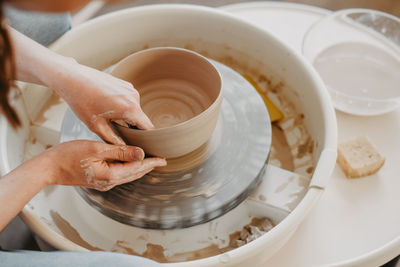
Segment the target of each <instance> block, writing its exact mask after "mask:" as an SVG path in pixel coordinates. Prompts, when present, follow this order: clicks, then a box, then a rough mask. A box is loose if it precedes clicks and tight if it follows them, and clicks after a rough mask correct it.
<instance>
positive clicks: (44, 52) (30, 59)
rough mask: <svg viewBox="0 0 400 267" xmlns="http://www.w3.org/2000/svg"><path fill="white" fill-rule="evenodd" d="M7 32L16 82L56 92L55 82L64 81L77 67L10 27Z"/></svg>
mask: <svg viewBox="0 0 400 267" xmlns="http://www.w3.org/2000/svg"><path fill="white" fill-rule="evenodd" d="M8 31H9V33H10V38H11V42H12V45H13V50H14V58H15V67H16V76H17V77H16V78H17V80H20V81H23V82H30V83H36V84H39V85H44V86H48V87H51V88H52V89H54V90H56V91H57V88H54V87H57V86H55V85H56V81H57V80H60V79H64V77H65V76H66V75H68V74H66V72H67V71H68V70H70V69H72V68H74V67H75V66H76V65H79V64H77V62H76V61H75V60H74V59H72V58H68V57H64V56H62V55H59V54H57V53H55V52H53V51H51V50H50V49H48V48H46V47H44V46H42V45H40V44H38V43H37V42H35V41H33V40H31V39H30V38H28V37H26V36H25V35H23V34H21V33H20V32H18V31H16V30H14V29H13V28H11V27H8ZM58 93H59V92H58Z"/></svg>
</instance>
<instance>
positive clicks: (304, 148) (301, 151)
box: [296, 137, 314, 158]
mask: <svg viewBox="0 0 400 267" xmlns="http://www.w3.org/2000/svg"><path fill="white" fill-rule="evenodd" d="M313 151H314V141H313V140H312V139H311V137H308V138H307V141H306V142H305V143H303V144H301V145H300V146H299V147H298V148H297V155H296V158H302V157H304V156H305V155H306V154H307V153H310V154H312V153H313Z"/></svg>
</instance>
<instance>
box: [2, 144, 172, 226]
mask: <svg viewBox="0 0 400 267" xmlns="http://www.w3.org/2000/svg"><path fill="white" fill-rule="evenodd" d="M164 165H166V161H165V160H164V159H162V158H146V159H144V152H143V150H142V149H140V148H137V147H132V146H115V145H109V144H104V143H100V142H94V141H85V140H80V141H72V142H67V143H62V144H59V145H57V146H55V147H53V148H51V149H49V150H47V151H46V152H44V153H42V154H40V155H38V156H36V157H34V158H32V159H30V160H28V161H26V162H25V163H23V164H21V165H20V166H19V167H17V168H16V169H14V170H13V171H11V172H10V173H8V174H6V175H5V176H3V177H1V178H0V203H1V213H0V231H1V230H2V229H3V228H4V227H5V226H6V225H7V224H8V223H9V222H10V221H11V220H12V218H14V217H15V216H16V215H17V214H18V213H19V212H20V211H21V210H22V209H23V207H24V206H25V205H26V203H28V202H29V201H30V200H31V199H32V198H33V197H34V196H35V195H36V194H37V193H38V192H39V191H40V190H42V189H43V188H45V187H46V186H48V185H53V184H59V185H74V186H85V187H89V188H94V189H97V190H101V191H106V190H109V189H111V188H112V187H114V186H116V185H119V184H123V183H127V182H130V181H133V180H136V179H138V178H140V177H142V176H143V175H145V174H146V173H148V172H150V171H151V170H153V169H154V168H155V167H157V166H164Z"/></svg>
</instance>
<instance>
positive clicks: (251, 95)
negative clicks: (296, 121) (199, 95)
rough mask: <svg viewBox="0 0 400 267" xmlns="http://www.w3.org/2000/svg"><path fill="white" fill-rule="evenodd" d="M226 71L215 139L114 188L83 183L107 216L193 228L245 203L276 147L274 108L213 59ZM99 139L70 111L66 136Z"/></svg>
mask: <svg viewBox="0 0 400 267" xmlns="http://www.w3.org/2000/svg"><path fill="white" fill-rule="evenodd" d="M213 63H214V64H215V66H216V67H217V69H218V70H219V72H220V73H221V76H222V81H223V90H224V100H223V102H222V107H221V114H220V118H219V121H218V124H217V127H216V129H215V131H214V133H213V135H212V137H211V138H210V140H209V141H208V142H207V143H206V144H204V145H203V146H202V147H200V148H199V149H197V150H196V151H194V152H192V153H190V154H188V155H186V156H183V157H181V158H178V159H172V160H170V161H169V162H168V166H167V167H166V168H164V169H159V170H156V171H153V172H151V173H150V174H147V175H146V176H144V177H143V178H141V179H139V180H137V181H134V182H131V183H128V184H124V185H120V186H117V187H115V188H113V189H112V190H110V191H107V192H100V191H97V190H93V189H87V188H77V190H78V192H79V194H80V195H81V196H82V197H83V198H84V199H85V200H86V201H87V202H88V203H89V204H90V205H91V206H93V207H94V208H95V209H97V210H98V211H100V212H101V213H103V214H104V215H106V216H108V217H110V218H112V219H115V220H117V221H120V222H122V223H125V224H130V225H133V226H137V227H143V228H154V229H170V228H183V227H190V226H193V225H196V224H200V223H204V222H207V221H209V220H212V219H214V218H216V217H218V216H221V215H223V214H224V213H226V212H228V211H230V210H231V209H233V208H234V207H236V206H237V205H238V204H240V203H241V202H242V201H243V200H244V199H245V198H246V197H247V196H248V195H249V194H250V193H251V192H252V190H253V189H254V188H255V187H256V186H257V183H258V182H259V181H260V179H261V176H262V174H263V173H264V170H265V163H266V161H267V158H268V155H269V151H270V146H271V124H270V120H269V116H268V111H267V110H266V107H265V105H264V103H263V100H262V99H261V97H260V96H259V95H258V93H257V92H256V90H254V88H253V87H252V85H250V84H249V83H248V82H247V81H246V80H245V79H244V78H243V77H242V76H241V75H240V74H238V73H236V72H235V71H233V70H232V69H230V68H228V67H226V66H225V65H223V64H220V63H218V62H213ZM76 139H89V140H98V141H100V139H99V137H98V136H97V135H95V134H94V133H92V132H91V131H90V130H89V129H88V128H87V127H86V126H85V125H84V124H83V123H82V122H81V121H80V120H79V119H78V118H77V117H76V116H75V115H74V114H73V112H72V111H71V110H68V111H67V113H66V115H65V117H64V121H63V125H62V130H61V141H62V142H65V141H70V140H76Z"/></svg>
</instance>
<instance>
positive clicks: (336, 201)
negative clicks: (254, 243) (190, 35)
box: [0, 0, 400, 266]
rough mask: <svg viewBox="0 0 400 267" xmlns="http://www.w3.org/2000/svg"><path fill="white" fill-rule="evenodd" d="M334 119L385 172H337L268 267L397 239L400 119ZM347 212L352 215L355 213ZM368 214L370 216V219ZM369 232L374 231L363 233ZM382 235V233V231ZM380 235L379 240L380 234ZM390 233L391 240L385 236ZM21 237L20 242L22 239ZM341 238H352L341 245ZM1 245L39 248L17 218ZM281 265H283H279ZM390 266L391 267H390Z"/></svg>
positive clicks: (327, 4)
mask: <svg viewBox="0 0 400 267" xmlns="http://www.w3.org/2000/svg"><path fill="white" fill-rule="evenodd" d="M165 2H166V1H161V0H135V1H126V2H125V3H122V4H113V5H106V6H105V7H103V8H102V9H101V10H100V12H99V13H98V14H97V15H100V14H103V13H107V12H110V11H113V10H117V9H121V8H126V7H129V6H137V5H143V4H154V3H165ZM168 2H179V3H190V4H203V5H209V6H221V5H227V4H232V3H238V2H248V1H237V0H180V1H179V0H178V1H175V0H170V1H168ZM280 2H296V3H305V4H310V5H316V6H320V7H324V8H329V9H333V10H335V9H342V8H351V7H358V8H373V9H378V10H382V11H385V12H388V13H392V14H394V15H397V16H400V1H398V0H380V1H376V0H347V1H346V0H294V1H280ZM337 116H338V127H339V140H344V139H346V138H349V137H352V136H354V135H357V134H360V133H365V132H368V135H369V136H370V137H371V139H373V141H374V142H375V143H376V144H377V145H378V147H380V148H381V149H382V153H383V154H385V155H386V157H387V162H386V164H385V167H384V168H383V169H382V170H381V172H380V173H379V174H378V175H375V176H371V177H367V178H364V179H359V180H347V179H346V178H345V177H344V176H343V174H342V172H341V170H340V169H339V168H336V169H335V170H334V173H333V177H332V179H331V180H330V183H329V184H328V187H327V190H326V192H325V193H324V195H323V197H322V199H321V201H320V202H319V203H318V205H317V207H315V208H314V209H313V210H312V212H311V214H310V216H309V217H308V218H307V219H306V220H305V222H304V223H303V224H302V225H301V226H300V228H299V230H298V231H297V232H296V234H295V235H294V237H293V239H292V240H291V241H290V242H289V243H288V244H287V245H286V246H285V247H284V248H283V249H282V250H281V251H280V252H279V253H278V254H277V255H276V256H274V257H273V258H272V259H271V261H270V264H271V266H277V265H276V264H280V266H281V263H286V264H289V265H290V263H292V264H293V263H298V262H294V260H295V259H296V256H298V254H300V253H301V254H302V255H301V256H302V257H309V258H313V259H320V258H326V259H328V258H329V255H325V253H328V252H329V251H327V250H324V249H321V246H320V244H321V243H320V242H318V241H321V240H322V241H323V244H330V245H329V247H331V246H332V245H333V246H332V247H334V246H335V245H336V246H338V247H342V248H347V247H355V249H356V250H358V251H359V252H360V253H361V254H362V253H363V252H368V250H369V249H370V248H368V245H367V244H364V245H362V246H355V244H356V243H357V244H362V243H364V239H365V238H367V237H368V236H374V237H375V239H376V240H377V241H378V242H379V243H380V244H381V245H385V244H386V243H387V242H389V241H390V239H391V237H393V236H396V235H397V236H400V227H396V226H397V225H400V224H399V222H400V218H399V216H392V215H393V214H399V213H398V212H396V209H393V203H395V202H394V201H395V200H397V198H396V197H395V195H396V193H397V191H396V188H399V185H400V184H399V181H400V180H399V179H397V177H396V176H397V175H396V174H397V173H398V171H395V170H394V169H390V167H387V166H395V165H396V158H397V155H396V150H394V149H392V148H393V147H396V146H398V145H399V144H400V141H396V139H395V138H394V139H390V138H391V137H395V136H396V133H397V134H398V133H400V126H398V125H399V124H398V122H400V113H399V112H394V113H391V114H387V115H383V116H379V117H374V118H360V117H355V116H350V115H346V114H343V113H337ZM371 125H372V127H371ZM344 129H345V130H344ZM384 129H390V134H389V135H388V138H383V139H382V138H381V136H382V134H383V133H382V131H384ZM385 140H393V142H385ZM385 195H390V196H391V198H385V199H386V200H387V201H388V203H387V204H388V206H387V207H386V206H385V205H382V202H381V201H379V200H381V199H382V198H383V197H384V196H385ZM397 203H398V202H397ZM384 207H385V208H384ZM349 211H356V213H354V212H349ZM372 213H373V214H372ZM371 214H372V215H373V216H371ZM371 218H372V220H371ZM384 218H389V219H384ZM363 220H364V221H363ZM324 222H325V223H326V225H329V227H325V230H327V231H328V232H321V230H318V228H319V227H320V224H321V223H324ZM322 229H324V228H322ZM371 229H373V230H372V231H366V230H371ZM382 229H383V231H381V230H382ZM388 229H390V231H388ZM15 232H18V233H20V234H19V235H18V236H17V238H16V235H15V234H14V233H15ZM381 232H382V233H383V234H381ZM389 232H390V234H388V233H389ZM10 233H12V234H10ZM22 235H23V236H24V237H22ZM310 236H312V238H310ZM343 236H346V237H351V238H346V239H342V237H343ZM305 239H307V240H310V241H309V243H311V244H304V242H303V241H304V240H305ZM15 240H17V241H18V242H16V241H15ZM360 241H362V242H360ZM0 243H1V244H0V245H1V246H2V247H3V248H6V249H36V248H37V247H36V246H35V245H34V244H32V236H31V234H30V233H29V231H27V228H26V226H25V225H23V223H22V222H21V221H20V219H18V218H17V219H16V220H14V222H13V223H11V224H10V225H9V226H8V227H7V228H6V229H5V230H4V231H3V232H2V233H1V234H0ZM309 245H310V246H309ZM292 252H294V254H293V255H292V254H291V256H293V257H287V255H288V253H292ZM316 252H318V254H319V255H318V257H314V256H315V255H316V254H317V253H316ZM349 253H350V252H349ZM344 256H345V255H344ZM344 258H345V257H344ZM344 258H343V259H344ZM282 259H284V260H283V261H282ZM275 263H276V264H275ZM294 266H296V264H295V265H294ZM297 266H299V265H297ZM388 266H389V264H388ZM390 266H393V262H392V264H390Z"/></svg>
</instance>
